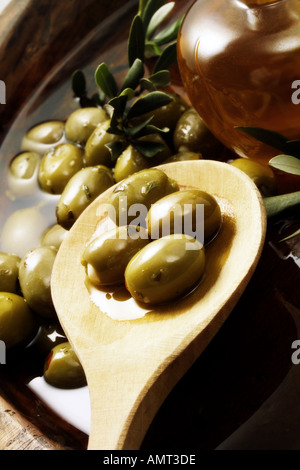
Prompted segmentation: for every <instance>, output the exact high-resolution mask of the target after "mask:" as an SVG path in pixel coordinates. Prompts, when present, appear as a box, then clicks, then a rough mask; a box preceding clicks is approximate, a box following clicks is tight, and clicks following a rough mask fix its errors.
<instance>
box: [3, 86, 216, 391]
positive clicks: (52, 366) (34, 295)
mask: <svg viewBox="0 0 300 470" xmlns="http://www.w3.org/2000/svg"><path fill="white" fill-rule="evenodd" d="M171 96H172V98H173V99H172V101H171V103H169V104H168V105H166V106H163V107H161V108H159V109H158V110H157V111H155V112H154V113H153V114H154V116H153V120H152V122H151V123H152V124H153V125H154V126H158V127H167V128H169V132H168V133H167V134H163V137H162V135H161V134H159V133H157V134H155V133H154V134H153V135H151V136H147V139H148V140H149V139H150V140H152V141H155V142H160V143H163V145H164V149H163V150H162V151H161V152H159V154H158V155H156V156H155V157H153V158H146V157H145V156H143V155H142V154H141V153H139V152H138V151H137V150H136V149H134V148H133V147H132V146H131V145H128V147H127V148H126V149H125V151H124V152H123V153H122V154H121V155H120V156H119V157H118V159H117V161H116V162H113V160H112V158H111V154H110V151H109V149H108V147H107V144H109V143H112V142H113V141H115V140H117V139H118V136H115V135H113V134H110V133H108V132H107V129H108V128H109V126H110V118H109V116H108V114H107V113H106V111H105V109H104V108H103V109H102V108H97V107H86V108H80V109H77V110H76V111H74V112H72V113H71V115H70V116H68V118H67V119H66V120H65V121H62V120H51V121H47V122H43V123H41V124H38V125H35V126H34V127H32V128H31V129H29V130H28V132H27V133H26V134H25V135H24V137H23V139H22V142H21V145H20V153H19V154H18V155H16V156H15V157H14V158H13V159H12V160H11V162H10V164H9V168H8V179H9V184H11V185H12V187H13V188H14V194H15V197H16V198H18V197H20V198H21V197H23V196H24V194H26V195H28V194H30V192H31V191H36V188H38V191H40V192H41V194H47V196H49V197H52V196H51V195H53V197H54V196H55V197H57V198H58V199H57V203H55V207H56V210H55V213H54V214H53V221H51V223H49V227H48V228H47V230H46V231H45V232H44V233H43V234H42V236H41V238H40V243H39V245H38V246H33V247H32V248H31V249H30V250H27V251H26V252H25V253H23V255H22V256H18V255H16V254H15V253H7V252H1V253H0V340H1V341H4V343H5V345H6V348H7V349H12V350H15V349H20V350H22V348H24V347H26V348H29V347H32V345H34V346H35V347H37V348H38V349H39V350H40V351H41V354H43V355H44V357H45V362H44V363H45V368H44V371H41V374H42V375H44V377H45V380H47V382H49V384H51V385H54V386H55V387H60V386H61V387H70V388H71V387H77V386H78V384H80V385H82V384H84V383H85V377H84V373H83V370H82V368H81V367H80V365H79V361H78V359H76V360H75V359H74V358H75V357H76V355H75V353H74V351H72V348H71V346H70V344H69V343H68V344H67V345H66V344H63V343H66V342H67V338H66V336H65V334H64V332H63V331H62V329H61V327H60V325H59V322H58V319H57V316H56V312H55V309H54V307H53V303H52V299H51V288H50V280H51V271H52V267H53V263H54V260H55V257H56V254H57V251H58V249H59V247H60V244H61V243H62V241H63V239H64V237H65V236H66V234H67V233H68V230H69V229H70V228H71V227H72V225H73V224H74V222H75V221H76V220H77V219H78V217H79V216H80V214H81V213H82V212H83V211H84V209H85V208H86V207H87V206H88V205H89V204H90V203H91V202H92V201H93V200H94V199H95V198H96V197H97V196H99V195H100V194H101V193H103V192H104V191H105V190H107V189H108V188H110V187H112V186H113V185H115V184H116V183H119V184H120V185H119V186H118V187H117V188H116V189H115V191H114V193H113V197H115V199H113V198H112V200H111V204H112V206H113V205H114V204H115V205H116V204H117V203H118V207H119V200H120V195H121V193H122V191H121V189H120V188H122V187H123V188H124V185H123V186H122V184H123V182H124V181H125V180H126V181H127V183H128V181H129V182H130V178H133V177H134V175H135V174H138V173H139V174H141V173H140V172H142V171H150V170H154V168H153V167H155V166H157V165H159V164H161V163H167V162H172V161H185V160H191V159H200V158H215V157H216V156H217V155H218V152H220V150H221V149H222V146H221V144H220V143H219V142H218V141H217V139H215V138H214V136H213V135H212V134H211V133H210V132H209V131H208V129H207V128H206V126H205V124H204V123H203V121H202V119H201V118H200V117H199V116H198V114H197V113H196V112H195V110H194V109H192V108H190V107H189V106H187V104H186V103H184V102H183V100H182V99H181V98H179V96H177V95H175V94H172V95H171ZM145 117H146V116H145ZM128 178H129V180H128ZM158 181H159V185H158V186H157V185H156V183H157V180H156V179H155V178H154V179H153V174H152V175H151V177H150V179H149V181H148V184H147V185H146V186H145V185H144V186H143V184H141V185H140V186H141V188H142V190H143V191H144V194H143V197H142V199H138V198H137V194H138V190H137V188H138V184H139V183H138V178H136V179H134V178H133V179H132V181H131V183H132V184H130V185H128V188H131V190H132V197H133V199H134V203H140V202H141V201H142V203H143V204H145V205H146V206H147V208H148V209H150V207H151V205H152V204H154V203H155V202H157V201H158V200H159V199H161V198H163V197H171V196H172V197H175V198H176V197H177V194H178V190H179V188H178V186H177V183H176V182H174V181H170V180H169V179H168V178H166V176H165V175H164V176H162V175H161V174H160V175H159V176H158ZM141 188H140V189H141ZM157 188H158V189H157ZM128 191H129V189H128ZM179 192H180V191H179ZM123 195H124V193H123ZM127 196H129V192H127ZM189 196H191V195H189ZM202 196H203V195H202ZM180 197H182V196H180ZM205 197H206V196H205ZM207 197H208V198H209V195H207ZM172 201H173V200H172V199H170V204H172V203H174V201H173V202H172ZM204 204H206V202H205V201H204ZM118 207H116V211H118ZM116 214H117V217H118V216H119V215H120V214H119V215H118V213H117V212H116ZM127 215H128V214H127ZM152 223H154V224H156V228H154V227H153V226H152V227H150V226H148V227H147V237H145V238H144V237H141V236H140V237H138V240H135V241H134V243H133V241H132V239H130V240H128V239H127V244H126V247H125V248H124V246H123V245H122V246H121V244H120V245H119V247H118V248H116V245H115V244H114V246H112V245H111V246H110V240H109V239H108V240H106V241H104V239H103V240H100V241H99V240H98V241H97V243H98V245H97V243H96V242H95V243H94V245H91V246H90V247H89V248H88V249H87V251H86V252H85V255H84V258H83V260H84V261H83V262H84V263H86V265H87V266H89V267H88V268H87V269H88V271H89V275H91V279H93V281H94V282H98V283H99V282H100V283H102V282H103V281H102V279H103V273H102V270H104V271H105V270H106V271H107V267H106V264H108V262H110V261H109V260H111V257H110V252H115V257H116V260H118V261H120V259H122V260H124V263H123V262H122V263H120V262H119V263H116V262H113V265H114V267H113V268H111V267H110V268H109V271H110V273H109V275H108V276H107V274H106V276H107V277H106V281H105V282H109V283H111V282H116V280H117V281H118V282H119V281H120V276H121V278H123V275H125V268H126V276H125V277H126V285H127V287H128V289H129V290H130V292H132V295H134V296H135V297H136V298H137V299H139V300H140V299H142V300H143V301H154V302H156V301H164V300H167V298H169V297H168V296H167V295H164V296H162V295H160V294H159V295H158V292H159V290H158V289H156V294H153V292H154V291H152V290H151V288H149V289H148V287H149V285H146V284H147V282H146V281H145V279H144V278H143V276H141V277H140V283H139V284H138V283H137V282H136V281H137V278H138V277H139V276H137V274H136V273H137V272H140V270H141V269H143V267H144V265H143V263H144V261H143V260H144V258H143V257H142V256H143V253H145V254H146V255H147V256H151V258H152V260H153V261H152V262H151V265H152V267H151V269H153V272H152V277H153V282H154V284H155V285H157V284H158V283H161V285H162V284H163V282H164V281H163V280H164V278H165V276H167V272H166V273H165V272H164V271H163V270H161V267H159V266H160V259H163V256H165V254H166V253H167V251H168V250H169V249H170V250H171V252H173V253H175V252H177V251H178V250H180V249H181V248H180V247H181V245H182V243H183V242H185V241H186V240H183V238H184V237H181V239H180V238H178V234H170V235H169V238H168V239H165V238H164V237H160V238H159V239H158V240H154V241H153V240H152V241H151V243H150V240H151V235H150V236H149V227H150V230H154V229H157V227H159V224H160V221H159V220H158V219H157V220H155V218H153V221H152ZM207 227H209V223H207ZM142 228H143V227H140V228H139V230H140V235H141V232H142ZM118 230H120V231H123V228H122V227H121V226H120V227H119V228H118ZM126 230H127V229H126ZM158 230H159V229H158ZM207 230H208V229H207ZM209 230H210V229H209ZM123 236H124V234H123ZM207 236H208V237H209V236H210V235H207ZM185 237H189V236H188V235H185ZM104 238H105V237H104ZM120 238H121V237H120ZM127 238H128V237H127ZM193 243H195V244H198V243H199V242H198V240H195V241H194V242H193ZM102 246H105V250H106V251H105V252H104V251H103V250H102V248H101V247H102ZM153 246H154V247H155V246H156V247H157V250H158V251H157V252H158V253H159V255H158V256H156V257H155V256H154V255H153V254H152V252H151V249H152V248H151V247H153ZM201 246H202V245H201ZM169 247H171V248H169ZM16 251H17V250H16ZM179 258H180V257H179ZM192 258H193V259H194V258H195V259H194V261H195V265H194V266H195V267H196V271H197V273H198V274H197V275H198V277H199V276H200V273H202V272H203V269H204V268H203V267H204V249H203V248H201V249H199V250H190V253H188V254H186V253H185V254H184V256H182V259H180V260H179V261H178V262H179V264H178V268H177V269H178V270H182V271H185V267H186V266H188V265H190V264H192ZM92 259H93V261H91V260H92ZM93 263H94V264H95V266H93ZM155 263H157V266H156V265H155ZM180 263H181V264H180ZM117 264H119V265H118V266H117ZM155 269H158V270H159V272H157V271H155ZM147 270H148V267H147ZM120 272H121V274H120ZM191 277H192V276H191ZM173 281H174V283H175V284H176V282H177V281H176V282H175V280H174V279H173ZM168 282H169V284H168V286H169V287H168V288H167V289H166V291H168V290H173V284H172V283H171V282H170V281H168ZM175 284H174V290H176V289H177V287H175ZM182 285H183V286H184V287H185V289H184V290H188V289H189V288H190V287H191V286H189V285H185V282H182ZM162 290H163V289H161V291H162ZM176 292H177V290H176ZM53 331H55V332H56V334H55V335H54V336H55V338H54V340H53V341H52V339H50V337H51V338H53V334H50V332H52V333H53ZM68 358H69V359H68ZM59 361H60V362H61V363H62V365H58V363H59Z"/></svg>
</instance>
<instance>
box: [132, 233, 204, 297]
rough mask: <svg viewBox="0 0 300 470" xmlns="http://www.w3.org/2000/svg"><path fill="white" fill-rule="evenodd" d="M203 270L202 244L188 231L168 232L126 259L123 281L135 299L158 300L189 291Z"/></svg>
mask: <svg viewBox="0 0 300 470" xmlns="http://www.w3.org/2000/svg"><path fill="white" fill-rule="evenodd" d="M204 270H205V249H204V247H203V245H202V244H201V243H200V242H199V241H198V240H196V239H195V238H192V237H189V236H188V235H184V234H175V235H169V236H166V237H162V238H159V239H158V240H155V241H152V242H151V243H149V244H148V245H147V246H145V247H144V248H142V249H141V250H140V251H139V252H138V253H137V254H136V255H135V256H134V257H133V258H132V259H131V260H130V261H129V263H128V265H127V267H126V270H125V285H126V288H127V290H128V291H129V292H130V294H131V295H132V297H133V298H134V299H135V300H137V301H138V302H142V303H145V304H160V303H164V302H168V301H172V300H175V299H177V298H178V297H180V296H183V295H185V294H187V293H188V292H189V291H191V289H193V288H194V286H195V285H196V284H197V283H198V282H199V281H200V279H201V277H202V275H203V273H204Z"/></svg>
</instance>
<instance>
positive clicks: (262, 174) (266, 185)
mask: <svg viewBox="0 0 300 470" xmlns="http://www.w3.org/2000/svg"><path fill="white" fill-rule="evenodd" d="M230 165H232V166H235V167H236V168H239V169H240V170H241V171H243V172H244V173H246V175H248V176H249V177H250V178H251V179H252V180H253V181H254V183H255V184H256V186H257V187H258V189H259V190H260V192H261V193H262V195H263V196H264V197H267V196H273V195H274V194H276V192H277V184H276V178H275V175H274V173H273V171H272V169H271V167H269V166H266V165H263V164H262V163H259V162H256V161H254V160H250V159H248V158H237V159H236V160H233V161H232V162H230Z"/></svg>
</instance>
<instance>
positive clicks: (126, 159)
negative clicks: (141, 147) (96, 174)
mask: <svg viewBox="0 0 300 470" xmlns="http://www.w3.org/2000/svg"><path fill="white" fill-rule="evenodd" d="M148 167H149V160H148V159H147V158H146V157H144V156H143V155H142V154H141V153H140V152H139V151H138V150H136V149H135V148H134V147H132V145H129V146H128V147H127V148H126V149H125V150H124V152H122V153H121V155H120V156H119V157H118V159H117V162H116V164H115V171H114V178H115V181H116V182H117V183H119V182H120V181H122V180H123V179H125V178H127V177H128V176H130V175H133V173H137V172H138V171H141V170H144V169H145V168H148Z"/></svg>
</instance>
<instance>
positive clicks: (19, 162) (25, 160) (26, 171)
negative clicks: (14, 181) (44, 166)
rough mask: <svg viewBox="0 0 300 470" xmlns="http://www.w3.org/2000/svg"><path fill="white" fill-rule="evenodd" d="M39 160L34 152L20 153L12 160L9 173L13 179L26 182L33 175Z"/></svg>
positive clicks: (38, 156)
mask: <svg viewBox="0 0 300 470" xmlns="http://www.w3.org/2000/svg"><path fill="white" fill-rule="evenodd" d="M40 158H41V157H40V155H39V154H38V153H36V152H22V153H20V154H19V155H17V156H16V157H15V158H14V159H13V160H12V162H11V164H10V167H9V170H10V173H11V174H12V176H14V177H15V178H20V179H25V180H28V179H30V178H32V177H33V175H34V174H35V172H36V170H37V168H38V166H39V163H40Z"/></svg>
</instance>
